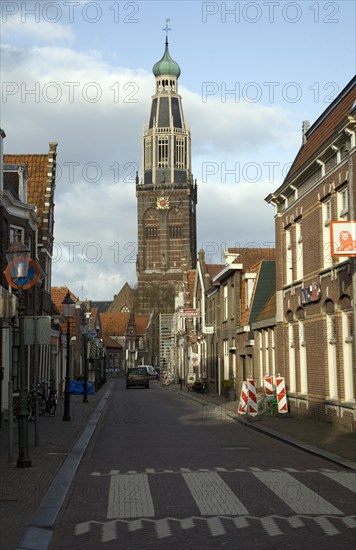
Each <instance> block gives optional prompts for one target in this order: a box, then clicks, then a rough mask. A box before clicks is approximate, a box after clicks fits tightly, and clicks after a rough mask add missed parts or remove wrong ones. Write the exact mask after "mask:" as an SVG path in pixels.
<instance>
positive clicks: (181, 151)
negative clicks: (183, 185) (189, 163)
mask: <svg viewBox="0 0 356 550" xmlns="http://www.w3.org/2000/svg"><path fill="white" fill-rule="evenodd" d="M176 167H177V168H178V169H179V168H180V169H182V168H185V138H184V137H177V138H176Z"/></svg>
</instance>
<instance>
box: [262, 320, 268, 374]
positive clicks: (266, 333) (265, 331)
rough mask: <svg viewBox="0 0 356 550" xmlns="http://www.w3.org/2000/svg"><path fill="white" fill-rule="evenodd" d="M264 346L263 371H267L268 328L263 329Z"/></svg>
mask: <svg viewBox="0 0 356 550" xmlns="http://www.w3.org/2000/svg"><path fill="white" fill-rule="evenodd" d="M263 336H264V341H265V342H264V348H265V372H269V345H268V329H264V331H263Z"/></svg>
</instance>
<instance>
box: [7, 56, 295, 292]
mask: <svg viewBox="0 0 356 550" xmlns="http://www.w3.org/2000/svg"><path fill="white" fill-rule="evenodd" d="M2 59H3V69H2V71H3V105H2V111H3V112H2V119H3V121H2V123H3V127H4V130H5V132H6V134H7V138H6V140H5V153H43V152H46V151H47V145H48V142H49V141H58V165H59V170H58V179H57V187H56V196H55V203H56V207H55V221H56V222H55V241H56V251H55V258H54V263H53V284H54V285H56V286H60V285H68V286H69V287H70V288H71V290H72V291H73V292H74V293H76V294H77V295H80V296H81V297H82V293H83V292H84V295H85V297H87V298H92V299H111V298H112V296H113V295H114V294H116V293H117V292H118V291H119V290H120V288H121V286H122V285H123V284H124V282H125V281H126V280H128V281H129V282H130V283H134V282H135V261H136V252H137V249H136V247H137V244H136V241H137V222H136V197H135V184H134V177H135V172H136V170H139V172H140V164H141V140H142V130H143V127H145V126H146V124H147V121H148V117H149V109H150V103H151V96H152V95H153V93H154V77H153V75H152V74H151V73H148V72H146V71H143V70H139V71H134V70H131V69H128V68H124V67H115V66H112V65H109V64H108V63H107V62H105V60H104V59H103V58H102V55H101V53H100V52H98V51H95V50H93V51H90V52H89V51H87V52H85V53H83V52H76V51H74V50H72V49H70V48H59V47H52V48H50V47H45V48H39V47H35V48H28V49H21V48H18V47H13V46H5V47H3V50H2ZM4 92H5V94H4ZM180 93H181V95H182V99H183V109H184V112H185V118H186V120H187V121H188V122H189V125H190V127H191V131H192V143H193V153H194V155H195V156H194V157H193V173H194V174H195V177H197V178H198V186H199V187H198V239H199V246H201V244H202V243H207V242H212V243H217V247H218V248H219V247H220V248H221V247H222V246H223V244H224V243H226V244H227V246H233V245H234V244H235V243H240V244H241V245H244V244H247V243H250V242H251V241H254V242H257V243H261V246H263V243H264V242H266V241H268V242H271V241H273V232H274V229H273V210H272V209H271V207H270V206H268V205H266V203H264V200H263V199H264V197H265V196H266V195H267V194H268V193H269V192H271V191H272V190H273V189H274V188H276V187H278V185H279V182H278V184H277V183H276V182H275V181H272V182H269V181H268V177H267V174H266V169H265V170H264V171H262V173H261V174H260V176H259V178H258V179H257V180H256V181H253V180H254V175H253V172H247V170H245V171H244V166H246V163H247V162H254V163H256V164H257V163H259V165H261V166H263V162H264V161H268V160H275V161H277V160H279V159H280V156H281V151H283V150H285V152H286V154H288V153H289V152H290V150H291V149H293V148H294V149H295V148H296V146H297V142H298V139H299V137H298V136H297V135H296V134H295V132H293V125H292V123H291V119H290V113H288V112H287V111H286V110H284V109H283V108H280V107H278V106H277V105H273V106H264V105H262V104H248V103H246V102H244V103H239V104H236V103H234V102H227V103H221V102H219V101H218V100H216V99H214V100H213V101H208V102H206V103H204V102H202V99H201V97H200V96H199V94H196V93H193V92H191V91H189V90H187V89H184V88H183V87H182V88H181V89H180ZM56 94H57V95H56ZM96 94H97V96H96ZM271 155H272V156H271ZM236 161H239V162H241V174H240V177H239V178H237V177H236V175H230V176H229V175H227V176H226V177H225V178H224V177H223V175H224V174H223V163H225V164H226V168H230V167H231V166H234V163H235V162H236ZM206 162H210V163H216V165H217V167H218V170H217V173H216V174H215V175H214V177H213V176H211V177H210V176H209V177H207V178H206V180H205V181H204V183H200V178H201V176H202V175H203V163H206ZM65 243H71V244H65ZM75 243H78V244H75ZM90 243H91V244H90ZM219 260H220V258H219V257H217V256H216V257H214V261H219ZM82 287H83V289H84V290H82Z"/></svg>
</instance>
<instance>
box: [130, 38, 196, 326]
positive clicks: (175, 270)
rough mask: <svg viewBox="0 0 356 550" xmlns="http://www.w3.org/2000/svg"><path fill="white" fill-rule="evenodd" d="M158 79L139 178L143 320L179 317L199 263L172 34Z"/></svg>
mask: <svg viewBox="0 0 356 550" xmlns="http://www.w3.org/2000/svg"><path fill="white" fill-rule="evenodd" d="M165 30H166V32H167V31H168V30H169V29H168V28H167V27H166V29H165ZM153 74H154V76H155V78H156V83H155V86H156V87H155V94H154V95H153V97H152V104H151V112H150V116H149V121H148V127H147V129H146V130H144V132H143V140H142V180H141V181H139V178H138V177H137V178H136V197H137V212H138V216H137V221H138V255H137V266H136V269H137V279H138V289H137V311H138V313H140V314H142V315H147V314H150V313H151V312H152V311H153V310H154V311H155V312H156V313H173V312H174V307H175V304H174V298H175V295H176V293H177V291H178V289H181V288H182V282H183V280H184V273H185V272H186V271H187V270H188V269H191V268H193V267H194V266H195V264H196V246H197V244H196V240H197V239H196V204H197V185H196V182H194V180H193V176H192V171H191V138H190V131H189V129H188V127H187V125H186V124H185V121H184V116H183V109H182V99H181V96H180V95H179V94H178V78H179V76H180V74H181V71H180V68H179V65H178V63H176V62H175V61H174V60H173V59H172V58H171V56H170V53H169V49H168V37H167V35H166V44H165V51H164V54H163V57H162V59H161V60H160V61H158V62H157V63H156V64H155V65H154V66H153Z"/></svg>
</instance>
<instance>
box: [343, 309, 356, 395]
mask: <svg viewBox="0 0 356 550" xmlns="http://www.w3.org/2000/svg"><path fill="white" fill-rule="evenodd" d="M341 319H342V323H341V324H342V352H343V353H342V354H343V362H344V396H343V398H344V400H345V401H353V400H354V399H355V394H354V384H353V367H352V341H353V338H352V310H348V311H342V312H341Z"/></svg>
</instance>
